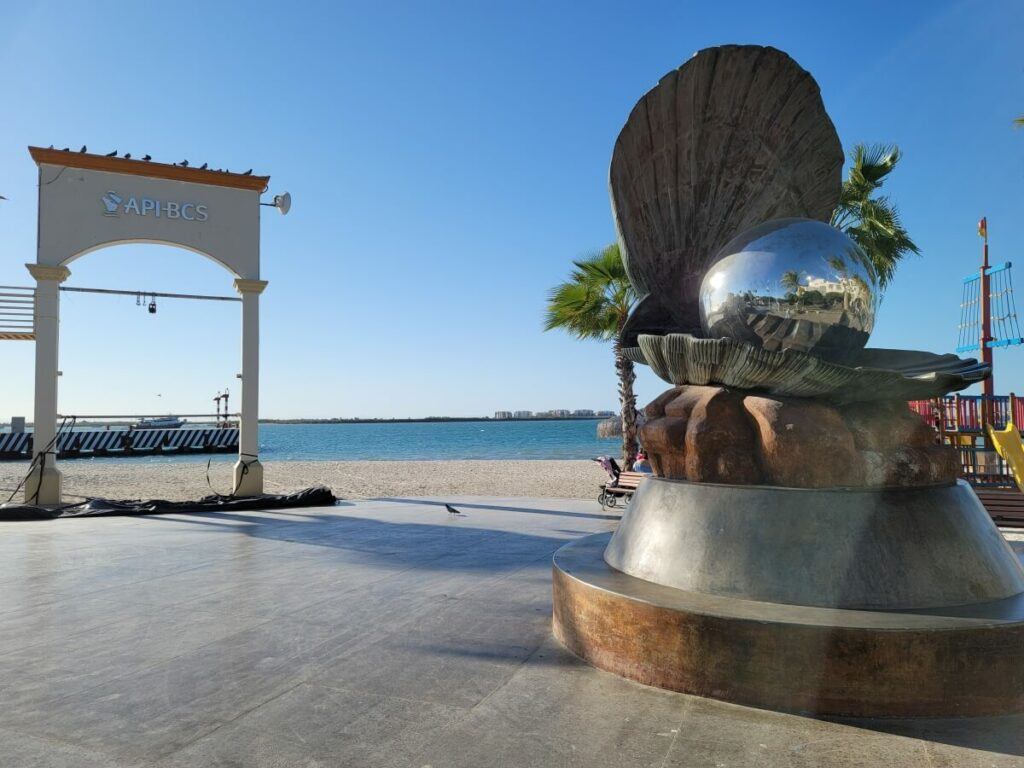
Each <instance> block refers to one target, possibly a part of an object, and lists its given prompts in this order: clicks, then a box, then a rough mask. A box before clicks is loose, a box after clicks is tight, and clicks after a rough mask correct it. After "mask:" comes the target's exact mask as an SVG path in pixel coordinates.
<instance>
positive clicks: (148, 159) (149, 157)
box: [142, 155, 153, 163]
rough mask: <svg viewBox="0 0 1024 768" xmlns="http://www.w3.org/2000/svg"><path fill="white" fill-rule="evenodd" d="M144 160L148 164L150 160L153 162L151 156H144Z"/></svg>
mask: <svg viewBox="0 0 1024 768" xmlns="http://www.w3.org/2000/svg"><path fill="white" fill-rule="evenodd" d="M142 159H143V160H145V161H146V162H147V163H148V162H149V161H150V160H152V159H153V158H152V156H150V155H143V156H142Z"/></svg>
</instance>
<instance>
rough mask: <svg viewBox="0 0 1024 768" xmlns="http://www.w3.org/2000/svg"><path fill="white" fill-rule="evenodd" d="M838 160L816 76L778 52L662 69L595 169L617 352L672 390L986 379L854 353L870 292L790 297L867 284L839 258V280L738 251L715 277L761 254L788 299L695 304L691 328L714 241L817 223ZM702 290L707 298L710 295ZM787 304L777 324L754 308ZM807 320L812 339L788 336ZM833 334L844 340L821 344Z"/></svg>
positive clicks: (855, 390) (862, 392)
mask: <svg viewBox="0 0 1024 768" xmlns="http://www.w3.org/2000/svg"><path fill="white" fill-rule="evenodd" d="M842 167H843V151H842V146H841V145H840V142H839V137H838V136H837V135H836V131H835V127H834V126H833V125H832V121H831V120H830V119H829V117H828V114H827V113H826V111H825V106H824V104H823V103H822V100H821V93H820V91H819V89H818V85H817V83H816V82H815V81H814V78H812V77H811V75H810V74H809V73H808V72H806V71H805V70H803V69H802V68H801V67H800V66H799V65H798V64H797V63H796V62H795V61H793V59H791V58H790V57H789V56H788V55H786V54H785V53H783V52H782V51H779V50H776V49H775V48H768V47H763V46H756V45H726V46H721V47H717V48H707V49H705V50H702V51H699V52H698V53H696V54H694V56H693V58H691V59H690V61H688V62H687V63H686V64H684V65H683V66H682V67H680V68H679V69H677V70H675V71H673V72H670V73H669V74H667V75H665V76H664V77H663V78H662V79H661V80H660V81H659V83H658V85H657V86H655V87H654V88H653V89H651V90H650V91H648V92H647V93H646V94H645V95H644V96H643V98H641V99H640V101H639V102H637V104H636V106H635V107H634V108H633V111H632V112H631V113H630V115H629V119H628V120H627V121H626V124H625V126H624V127H623V128H622V131H621V132H620V134H619V137H618V139H617V140H616V142H615V148H614V151H613V152H612V161H611V169H610V172H609V191H610V195H611V202H612V213H613V215H614V217H615V226H616V230H617V232H618V237H619V248H620V251H621V253H622V258H623V261H624V263H625V266H626V272H627V274H628V275H629V279H630V281H631V282H632V284H633V286H634V288H635V289H636V291H637V294H638V295H639V296H640V297H641V298H640V301H639V303H638V304H637V306H636V307H635V308H634V310H633V312H632V313H631V315H630V317H629V319H628V320H627V322H626V324H625V327H624V328H623V330H622V333H621V334H620V338H619V342H620V345H621V346H622V348H623V349H624V350H625V352H626V355H627V357H629V358H630V359H632V360H633V361H634V362H638V363H647V364H649V365H651V366H652V368H653V369H654V371H655V373H657V374H658V376H660V377H661V378H662V379H664V380H665V381H668V382H670V383H672V384H675V385H681V384H724V385H726V386H732V387H737V388H742V389H752V390H759V391H765V392H769V393H772V394H776V395H790V396H800V397H820V398H826V399H831V400H835V401H840V402H842V401H856V400H893V399H918V398H927V397H934V396H938V395H942V394H945V393H947V392H952V391H955V390H959V389H964V388H966V387H968V386H970V385H971V384H974V383H976V382H978V381H981V380H982V379H984V378H986V377H987V376H988V375H989V372H990V371H989V367H988V366H987V365H985V364H979V363H978V362H977V361H976V360H973V359H961V358H958V357H956V356H955V355H934V354H931V353H927V352H916V351H901V350H880V349H878V350H873V349H862V347H863V345H864V343H865V342H866V341H867V335H868V334H869V333H870V330H871V325H872V324H873V309H871V306H874V305H877V301H878V295H877V294H876V293H871V295H868V294H867V293H866V294H865V296H864V297H862V299H863V300H862V301H861V303H862V304H863V305H864V306H863V308H862V309H861V310H858V311H859V312H860V315H863V317H854V314H856V313H853V314H851V313H852V312H853V309H856V308H857V306H860V305H859V304H858V305H857V306H854V305H855V304H856V302H854V301H852V300H851V299H850V297H846V296H844V298H843V301H842V304H841V305H840V304H839V303H837V302H835V301H834V302H833V303H834V306H825V307H819V306H817V305H814V306H811V304H812V303H813V302H809V301H798V299H800V298H801V296H800V294H801V293H807V294H808V295H809V296H816V295H817V294H816V293H814V292H812V291H811V289H812V288H813V289H816V288H817V287H819V286H818V284H817V283H814V284H813V285H812V284H811V278H812V277H813V278H815V279H817V280H818V282H820V283H821V285H822V286H825V287H826V290H825V291H824V293H822V291H817V293H822V295H823V297H824V299H825V300H828V299H830V298H834V297H833V296H832V294H834V293H837V291H838V289H836V288H834V286H833V284H835V285H838V284H839V283H840V282H842V280H843V279H845V280H846V282H851V283H852V282H854V281H856V280H858V279H859V280H861V281H862V282H864V285H865V286H866V287H867V288H870V287H871V286H870V283H871V282H872V281H871V280H870V279H869V277H870V276H866V275H860V274H859V273H857V274H855V272H856V270H855V269H853V267H852V266H851V265H850V264H844V265H843V268H842V269H841V270H840V269H839V267H838V266H837V267H835V268H833V269H832V272H835V273H836V275H839V277H836V275H833V274H831V273H829V275H826V276H825V277H822V276H821V275H817V273H815V275H810V274H809V272H808V268H807V266H806V264H802V263H798V262H799V261H800V260H799V259H798V258H796V257H797V255H799V254H795V253H788V252H787V249H781V250H780V251H779V258H778V259H775V257H774V255H772V256H771V259H768V260H767V261H766V260H765V259H766V258H767V257H766V256H765V257H762V256H759V255H757V254H752V255H746V254H741V256H742V260H743V264H739V262H737V266H734V267H733V268H732V270H731V272H730V274H729V275H727V276H725V275H723V280H725V278H726V277H728V280H725V281H726V282H729V283H730V284H732V283H736V284H737V285H739V284H740V283H743V281H744V280H745V279H746V273H750V272H753V271H756V270H757V269H762V270H763V269H767V266H764V265H762V264H760V261H764V262H765V264H768V262H769V261H770V264H768V266H771V268H772V269H776V271H779V274H780V275H787V276H789V275H792V276H796V281H795V282H794V280H793V279H790V280H788V282H793V283H794V285H793V286H791V288H789V289H788V291H789V293H792V294H793V296H792V297H790V296H789V294H788V293H786V291H783V292H782V294H780V295H769V294H765V295H763V296H762V295H760V294H761V293H764V292H763V291H761V292H760V293H759V292H757V291H753V289H749V290H746V291H741V292H740V293H738V294H737V295H738V296H742V297H746V299H747V301H746V304H745V305H744V306H738V305H737V306H736V307H731V305H729V306H726V305H725V304H722V306H721V307H720V308H719V310H720V311H717V310H716V311H710V312H709V311H708V310H714V308H712V307H706V308H705V310H706V311H705V315H706V316H705V317H704V327H702V322H701V321H702V318H701V285H702V282H703V281H704V279H705V277H706V276H709V271H710V270H711V269H712V267H713V266H714V265H715V264H716V263H717V262H718V260H719V259H723V262H722V266H721V268H720V269H719V271H724V270H725V260H726V259H728V258H729V257H730V254H729V253H725V252H723V248H725V247H726V246H727V245H728V244H729V243H730V241H732V240H733V239H734V238H739V237H740V236H741V234H742V233H746V232H748V230H752V231H753V232H754V233H757V232H759V231H760V229H753V228H755V227H758V225H765V226H775V225H768V224H766V222H769V221H770V220H772V219H804V220H807V219H812V220H817V221H821V222H828V221H829V220H830V218H831V215H832V211H833V210H834V209H835V207H836V205H837V203H838V202H839V194H840V191H841V189H842V175H841V174H842ZM777 224H778V223H777ZM781 224H786V222H781ZM797 224H799V223H797ZM800 226H803V225H800ZM805 228H806V227H805ZM797 250H798V249H797ZM788 251H793V248H789V249H788ZM827 256H828V254H825V253H823V254H822V257H827ZM804 258H805V260H806V257H804ZM786 259H791V260H793V263H792V264H789V263H787V262H786ZM733 260H734V261H736V259H735V258H734V259H733ZM776 262H777V263H776ZM854 266H855V265H854ZM811 271H813V270H811ZM818 271H821V270H818ZM840 273H841V274H840ZM712 276H713V275H712ZM826 278H827V279H826ZM709 280H710V277H709ZM748 282H749V281H748ZM775 282H776V283H779V284H780V285H783V284H784V281H782V279H781V278H778V279H776V280H775ZM797 283H799V284H797ZM708 285H709V286H710V288H709V287H708V286H705V298H706V299H707V298H708V297H709V296H711V293H712V292H711V288H714V286H711V285H710V283H709V284H708ZM829 286H833V287H829ZM774 287H778V286H774ZM748 288H749V286H748ZM773 290H774V288H773ZM865 290H866V289H865ZM838 292H839V293H843V292H842V291H838ZM747 294H749V296H747ZM851 296H853V294H851ZM803 298H806V297H803ZM853 298H857V297H856V296H853ZM787 302H788V304H787V307H788V311H789V314H786V313H785V312H783V315H784V316H782V317H781V320H779V318H777V317H775V315H777V314H779V313H778V312H774V314H773V312H769V311H768V310H767V309H766V307H768V304H772V306H773V307H774V306H775V305H776V304H777V305H779V306H782V304H786V303H787ZM734 303H735V302H734ZM819 303H820V302H819ZM762 305H763V306H762ZM788 305H793V306H791V307H790V306H788ZM805 305H806V306H805ZM869 309H870V312H869V311H868V310H869ZM726 310H729V311H726ZM826 310H828V311H826ZM794 313H796V314H794ZM829 313H831V314H829ZM869 314H870V315H871V317H869V316H868V315H869ZM719 315H721V317H719ZM769 315H771V316H769ZM797 315H799V317H797ZM805 315H806V317H805ZM762 316H763V317H762ZM833 316H834V317H833ZM777 321H778V322H777ZM782 321H785V322H782ZM797 321H799V322H797ZM780 323H781V325H785V328H784V329H783V330H780V327H781V325H780ZM786 323H788V324H786ZM768 324H770V325H771V327H770V328H769V327H768ZM830 325H837V326H841V327H839V328H832V327H830ZM790 326H792V329H791V330H792V332H790V330H786V329H789V328H790ZM819 326H820V327H819ZM854 326H856V327H854ZM808 328H810V329H811V330H813V331H814V333H811V334H807V333H804V335H809V340H806V339H805V340H803V341H801V339H800V338H799V337H800V333H801V332H803V331H806V330H807V329H808ZM851 328H852V330H850V329H851ZM842 330H846V331H847V333H846V336H848V337H850V338H849V339H844V340H843V343H842V344H836V343H833V342H834V338H835V337H837V336H838V335H841V334H839V331H842ZM783 331H785V332H783ZM857 333H859V334H860V337H857ZM709 334H711V335H716V336H724V337H725V338H714V339H712V338H706V336H708V335H709ZM810 337H813V338H810ZM797 342H799V343H797ZM826 342H828V343H826ZM824 357H829V358H830V361H827V360H825V359H823V358H824Z"/></svg>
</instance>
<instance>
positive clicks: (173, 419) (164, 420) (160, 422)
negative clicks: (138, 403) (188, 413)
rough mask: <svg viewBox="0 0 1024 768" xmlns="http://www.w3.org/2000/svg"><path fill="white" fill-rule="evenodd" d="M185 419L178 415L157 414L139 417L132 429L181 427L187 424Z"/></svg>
mask: <svg viewBox="0 0 1024 768" xmlns="http://www.w3.org/2000/svg"><path fill="white" fill-rule="evenodd" d="M185 421H186V420H185V419H179V418H178V417H177V416H156V417H153V418H149V419H146V418H143V419H139V420H138V421H136V422H135V423H134V424H132V429H180V428H181V427H183V426H185Z"/></svg>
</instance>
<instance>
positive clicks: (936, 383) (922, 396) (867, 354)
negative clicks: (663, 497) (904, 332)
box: [624, 333, 989, 403]
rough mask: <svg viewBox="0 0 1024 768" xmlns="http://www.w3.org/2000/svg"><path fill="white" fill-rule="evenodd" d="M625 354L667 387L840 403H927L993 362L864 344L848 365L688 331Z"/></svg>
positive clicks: (646, 340)
mask: <svg viewBox="0 0 1024 768" xmlns="http://www.w3.org/2000/svg"><path fill="white" fill-rule="evenodd" d="M639 341H640V346H639V347H632V348H628V349H626V350H624V352H625V355H626V357H627V358H629V359H630V360H632V361H633V362H636V363H646V364H648V365H650V366H651V368H652V369H653V370H654V372H655V373H656V374H657V375H658V376H659V378H661V379H663V380H665V381H667V382H669V383H670V384H675V385H677V386H678V385H682V384H723V385H725V386H727V387H734V388H736V389H752V390H758V391H761V392H766V393H768V394H770V395H778V396H789V397H817V398H822V399H825V400H831V401H833V402H837V403H851V402H863V401H868V400H926V399H928V398H932V397H938V396H940V395H944V394H946V393H947V392H954V391H956V390H960V389H965V388H966V387H969V386H971V385H972V384H976V383H977V382H979V381H981V380H983V379H984V378H985V377H986V376H988V374H989V366H988V364H985V363H979V362H978V361H977V360H974V359H963V358H960V357H957V356H956V355H936V354H933V353H931V352H915V351H909V350H901V349H862V350H860V351H859V352H858V353H857V354H856V356H855V358H854V359H853V360H852V361H850V365H839V364H837V363H830V362H828V361H827V360H823V359H821V358H820V357H814V356H813V355H809V354H806V353H804V352H797V351H795V350H792V349H785V350H782V351H777V352H776V351H771V350H767V349H760V348H757V347H754V346H753V345H751V344H748V343H746V342H741V341H735V340H733V339H698V338H695V337H693V336H691V335H689V334H685V333H669V334H665V335H663V336H655V335H648V334H641V336H640V339H639Z"/></svg>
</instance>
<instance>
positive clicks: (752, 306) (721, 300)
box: [700, 219, 880, 362]
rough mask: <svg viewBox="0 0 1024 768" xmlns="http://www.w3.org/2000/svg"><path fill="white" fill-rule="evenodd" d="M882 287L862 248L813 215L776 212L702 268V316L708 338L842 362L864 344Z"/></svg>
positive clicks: (739, 237)
mask: <svg viewBox="0 0 1024 768" xmlns="http://www.w3.org/2000/svg"><path fill="white" fill-rule="evenodd" d="M879 298H880V293H879V289H878V284H877V281H876V279H875V276H874V271H873V270H872V269H871V265H870V262H869V261H868V258H867V255H866V254H865V253H864V251H863V250H861V248H860V247H859V246H858V245H857V244H856V243H855V242H854V241H853V240H851V239H850V238H849V237H848V236H847V235H846V234H845V233H843V232H841V231H840V230H838V229H836V228H835V227H832V226H830V225H828V224H826V223H825V222H822V221H815V220H812V219H776V220H774V221H768V222H765V223H764V224H759V225H758V226H756V227H754V228H752V229H749V230H747V231H746V232H744V233H743V234H741V235H739V236H738V237H735V238H733V239H732V240H731V241H729V243H727V244H726V245H725V247H723V248H722V250H721V251H719V254H718V256H717V258H716V260H715V262H714V263H713V264H712V266H711V268H710V269H708V271H707V273H706V274H705V275H704V279H703V281H702V282H701V286H700V320H701V326H702V327H703V329H704V333H705V334H706V335H707V336H709V337H711V338H731V339H736V340H737V341H746V342H749V343H751V344H754V345H756V346H759V347H763V348H764V349H768V350H773V351H775V350H782V349H794V350H798V351H800V352H808V353H810V354H813V355H816V356H818V357H822V358H825V359H827V360H831V361H834V362H844V361H845V360H846V359H848V358H849V357H850V356H851V355H852V353H855V352H857V351H858V350H860V349H862V348H863V347H864V345H865V344H866V343H867V340H868V336H869V335H870V333H871V329H872V327H873V326H874V323H875V312H876V310H877V309H878V301H879Z"/></svg>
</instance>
